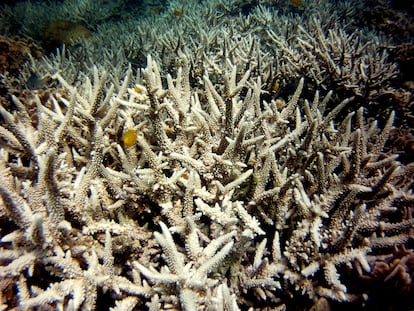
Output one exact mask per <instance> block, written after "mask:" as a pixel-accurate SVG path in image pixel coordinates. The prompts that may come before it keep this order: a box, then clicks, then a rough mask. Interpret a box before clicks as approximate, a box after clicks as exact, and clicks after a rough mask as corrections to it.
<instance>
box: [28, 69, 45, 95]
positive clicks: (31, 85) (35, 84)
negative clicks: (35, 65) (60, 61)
mask: <svg viewBox="0 0 414 311" xmlns="http://www.w3.org/2000/svg"><path fill="white" fill-rule="evenodd" d="M25 84H26V87H27V88H28V89H29V90H32V91H34V90H38V89H40V88H42V87H43V86H44V85H45V81H44V80H43V79H42V78H41V77H40V76H39V75H38V74H36V73H33V74H32V75H31V76H30V77H29V78H28V79H27V81H26V83H25Z"/></svg>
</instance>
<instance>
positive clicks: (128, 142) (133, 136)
mask: <svg viewBox="0 0 414 311" xmlns="http://www.w3.org/2000/svg"><path fill="white" fill-rule="evenodd" d="M137 134H138V131H137V130H136V129H128V130H126V132H125V134H124V136H123V137H122V140H123V142H124V145H125V146H126V147H132V146H134V145H136V143H137Z"/></svg>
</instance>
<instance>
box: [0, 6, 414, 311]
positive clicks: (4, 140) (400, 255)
mask: <svg viewBox="0 0 414 311" xmlns="http://www.w3.org/2000/svg"><path fill="white" fill-rule="evenodd" d="M212 3H213V2H212ZM235 3H236V2H235ZM264 3H267V2H264ZM292 3H293V4H295V7H297V8H296V9H302V8H303V7H305V8H306V4H305V2H303V3H302V2H300V4H296V3H299V2H297V1H294V2H293V1H292ZM188 5H189V8H182V7H181V5H180V4H179V3H178V2H171V3H170V4H169V6H168V7H167V8H166V10H165V12H164V13H162V14H164V15H163V18H165V19H170V20H172V19H173V20H174V23H177V24H174V27H173V30H174V31H178V33H180V31H188V32H190V33H192V34H193V35H194V36H200V37H201V38H202V40H201V41H200V42H201V43H200V48H197V44H196V43H195V42H194V41H192V39H188V41H185V39H183V41H182V42H179V43H178V44H177V46H175V48H174V52H173V51H170V53H171V54H164V53H166V51H167V50H169V49H170V47H171V44H173V42H172V41H170V40H169V39H170V37H169V36H170V34H166V35H165V36H164V37H161V36H160V37H159V38H157V39H155V35H154V34H153V33H151V32H150V30H149V28H150V27H152V26H151V23H150V24H149V25H147V26H146V27H148V28H146V29H147V31H148V33H147V38H148V40H150V41H151V40H152V42H153V44H154V46H157V47H159V49H158V50H157V51H156V52H155V53H154V54H153V55H151V54H148V56H146V59H145V60H142V59H140V60H139V63H140V64H141V63H145V65H144V66H140V65H139V64H137V63H134V62H135V61H137V59H136V58H134V59H131V57H132V56H129V57H126V56H125V55H115V54H111V53H112V52H109V51H110V50H108V51H106V52H104V53H103V54H102V55H100V56H96V55H95V56H93V51H96V49H97V47H98V41H99V36H101V35H102V33H103V34H106V33H107V32H108V29H107V28H106V27H107V26H102V25H101V27H102V28H101V29H99V32H100V33H98V34H96V35H95V36H96V37H95V38H85V40H96V41H91V42H90V41H85V42H84V48H88V49H89V51H85V52H84V53H83V52H79V51H68V50H65V49H64V48H63V49H62V50H59V51H58V52H57V53H56V55H53V56H50V57H45V58H43V59H42V60H35V59H33V58H32V59H31V62H29V63H28V64H27V67H24V68H22V73H21V77H16V78H14V79H15V80H13V81H12V79H11V78H10V76H8V75H7V73H6V74H5V75H4V76H3V77H4V78H5V79H6V78H7V79H8V80H5V82H3V86H4V87H5V88H8V87H10V85H11V83H13V85H14V86H16V85H19V83H20V84H23V82H22V81H24V79H25V77H27V75H29V73H28V72H29V69H28V68H29V67H30V68H31V69H32V71H33V69H36V73H37V74H39V75H42V76H43V77H47V79H46V78H44V84H43V86H42V87H41V89H38V90H30V91H27V90H26V91H22V92H17V91H16V90H15V91H14V95H11V94H9V95H10V96H9V98H8V99H7V98H2V102H1V105H0V116H1V117H0V135H1V136H0V138H1V139H0V195H1V199H0V223H1V230H0V237H1V240H0V291H1V294H0V309H1V310H9V309H17V310H56V309H58V310H143V309H145V310H186V311H190V310H310V309H312V310H329V309H330V308H332V309H334V308H341V307H343V306H345V307H350V306H358V307H359V306H361V307H362V306H365V305H368V306H372V307H376V306H377V305H376V303H378V301H381V298H380V297H379V296H381V294H380V293H381V290H382V288H381V287H378V286H373V284H378V283H381V282H382V283H383V284H385V285H384V288H388V289H389V290H390V292H393V293H397V294H398V297H399V299H401V301H403V302H404V303H405V302H407V303H412V298H410V296H411V297H412V294H413V286H412V282H413V278H414V265H413V259H412V258H414V257H413V252H412V250H411V249H410V247H412V240H413V228H414V219H413V215H412V214H413V207H412V206H413V201H414V196H413V193H412V187H413V173H414V166H413V163H411V162H410V161H409V160H407V159H405V160H404V161H401V162H399V155H398V154H394V153H393V151H394V148H392V147H390V144H389V143H388V139H389V137H390V136H391V137H393V135H395V132H396V131H395V128H394V123H395V122H396V112H395V111H394V110H393V109H384V110H383V112H384V111H386V112H387V116H386V117H383V116H382V118H381V119H380V120H376V119H375V117H376V115H375V113H373V112H372V111H371V110H370V107H371V106H370V105H373V104H372V101H375V100H376V99H377V98H379V97H381V96H382V95H383V94H385V93H387V92H390V90H391V89H392V83H391V81H392V79H393V77H395V76H396V75H397V74H398V69H397V66H396V65H395V64H394V63H389V62H387V61H386V54H385V52H381V53H377V52H376V49H375V48H374V47H373V48H371V47H372V45H369V44H368V43H366V42H365V40H367V39H366V38H359V37H357V36H358V34H356V35H355V36H348V35H347V34H346V32H345V31H343V30H340V29H339V26H338V25H336V26H335V27H336V28H332V29H331V30H329V31H328V32H326V33H324V31H325V30H324V27H323V26H320V23H319V22H317V21H316V20H315V19H313V18H309V24H308V26H309V25H310V26H309V29H308V30H305V26H303V27H302V26H300V27H298V30H297V34H298V37H297V38H296V39H295V40H297V43H292V44H293V45H289V44H290V41H289V40H287V39H286V37H284V35H282V34H281V33H278V32H277V31H276V30H275V29H276V28H275V29H272V30H270V29H265V27H267V26H266V25H267V24H270V23H273V21H271V17H272V16H276V14H278V13H276V12H273V11H271V9H269V8H267V7H265V6H257V7H256V8H254V9H253V7H254V6H253V4H252V6H251V7H252V13H251V15H249V20H248V21H244V23H245V24H242V22H240V23H241V24H237V23H236V22H234V23H233V22H231V21H230V20H228V21H227V24H226V23H225V25H216V24H215V22H216V21H217V20H216V19H215V18H216V17H214V16H215V15H214V14H216V13H214V14H212V13H211V12H210V11H211V10H212V9H213V8H216V9H220V10H221V11H222V12H224V13H223V14H224V15H223V16H226V15H229V16H231V15H230V13H229V12H232V11H231V10H235V7H233V6H231V5H230V4H226V2H225V1H218V2H217V3H215V4H214V5H213V4H208V5H206V7H205V8H203V9H202V8H201V7H199V6H200V5H199V4H197V2H191V1H189V3H188ZM234 5H236V4H234ZM196 8H198V9H200V10H205V11H204V13H205V14H206V16H208V17H209V18H210V19H211V20H209V19H207V21H203V22H202V23H205V22H206V23H211V25H216V26H215V27H217V29H221V30H222V31H227V32H228V33H230V32H233V37H232V38H223V37H222V32H219V31H218V30H217V29H216V30H214V29H213V30H211V31H210V32H207V30H206V32H204V33H198V34H194V33H193V32H192V31H193V29H192V28H191V27H190V22H191V21H194V20H195V19H196V17H197V18H198V15H197V14H198V13H197V10H196ZM312 8H313V7H312V6H310V7H309V10H310V11H312ZM342 9H343V10H345V9H346V8H345V9H344V8H342ZM175 10H180V12H181V14H180V15H178V14H172V13H171V12H175ZM234 14H235V13H234ZM308 14H311V13H308ZM111 16H112V15H111ZM177 18H180V19H182V20H183V21H181V20H180V21H175V20H176V19H177ZM223 18H224V17H223ZM290 18H295V17H292V16H291V17H290ZM185 19H187V22H186V21H185ZM239 19H240V20H239V21H241V20H242V16H241V15H240V16H239ZM149 21H150V22H152V19H149ZM189 21H190V22H189ZM181 22H182V23H187V24H185V25H187V27H189V28H188V29H187V28H185V25H184V24H180V23H181ZM248 23H251V25H248ZM139 25H140V27H142V28H141V30H138V31H142V29H144V28H145V26H144V25H141V24H139ZM258 25H261V26H260V27H259V26H258ZM312 25H313V26H315V27H314V29H315V30H314V32H312V31H311V28H312ZM129 26H132V22H131V25H129ZM248 26H249V27H248ZM97 27H98V26H97ZM108 27H109V26H108ZM112 27H113V26H112ZM124 27H125V28H127V27H128V24H127V26H124ZM158 27H159V28H158V29H164V28H163V27H166V25H165V24H162V23H161V24H160V26H158ZM283 27H288V26H286V25H284V24H280V25H279V29H281V28H283ZM249 29H250V30H249ZM159 31H160V30H159ZM160 33H162V32H161V31H160ZM286 36H287V35H286ZM301 36H302V37H301ZM184 37H185V36H184V33H183V36H182V38H184ZM180 38H181V37H180ZM264 38H267V39H269V40H268V41H266V39H264ZM261 40H263V41H266V42H265V43H263V42H261ZM333 42H341V43H342V45H340V46H335V45H334V44H333ZM325 43H326V45H325ZM122 44H124V45H123V46H126V45H127V44H129V43H125V42H123V43H122ZM273 44H276V45H277V46H278V47H279V49H277V50H276V49H275V48H274V47H273V46H272V47H271V48H269V45H273ZM295 44H297V46H295ZM372 44H374V43H372ZM218 46H220V47H221V48H220V49H219V48H218ZM368 46H370V48H368ZM202 48H203V49H204V50H202ZM336 48H337V49H336ZM353 48H355V51H353V50H352V49H353ZM144 51H145V49H144ZM311 51H313V52H311ZM85 53H86V54H85ZM272 53H274V55H275V56H274V58H273V57H272ZM352 53H354V54H352ZM279 56H280V59H279V58H278V57H279ZM94 57H96V58H94ZM134 57H135V56H134ZM341 57H342V59H341ZM81 59H82V60H84V61H85V62H83V63H79V62H77V61H76V60H78V61H79V60H81ZM114 59H118V60H122V61H120V62H112V61H113V60H114ZM128 63H129V64H128ZM88 64H90V66H89V67H88ZM111 64H112V65H111ZM19 79H20V80H19ZM330 88H332V89H330ZM399 104H400V103H399ZM397 114H398V112H397ZM397 117H398V115H397Z"/></svg>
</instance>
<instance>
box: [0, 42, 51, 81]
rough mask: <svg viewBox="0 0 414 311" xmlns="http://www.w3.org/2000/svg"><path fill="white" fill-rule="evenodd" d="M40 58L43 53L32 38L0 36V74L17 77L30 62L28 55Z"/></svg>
mask: <svg viewBox="0 0 414 311" xmlns="http://www.w3.org/2000/svg"><path fill="white" fill-rule="evenodd" d="M29 54H31V55H32V56H33V57H34V58H40V57H41V56H42V55H43V51H42V49H41V48H40V47H38V46H37V45H36V44H35V43H34V42H33V41H32V40H31V39H30V38H18V37H13V38H7V37H3V36H0V73H4V72H5V71H8V72H9V73H10V74H12V75H15V74H17V73H18V71H19V69H20V68H21V67H22V65H23V64H24V63H25V62H26V61H27V60H28V55H29Z"/></svg>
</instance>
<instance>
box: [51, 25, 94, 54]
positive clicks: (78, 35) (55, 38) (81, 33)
mask: <svg viewBox="0 0 414 311" xmlns="http://www.w3.org/2000/svg"><path fill="white" fill-rule="evenodd" d="M90 35H91V32H90V30H89V29H87V28H86V27H85V26H83V25H82V24H80V23H77V22H72V21H69V20H62V19H58V20H55V21H53V22H52V23H51V24H50V25H49V27H48V28H47V30H46V31H45V33H44V35H43V41H44V45H45V47H46V48H47V49H54V48H56V47H59V46H61V45H62V44H65V45H66V46H70V45H73V44H77V43H79V41H80V40H81V39H83V38H87V37H89V36H90Z"/></svg>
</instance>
